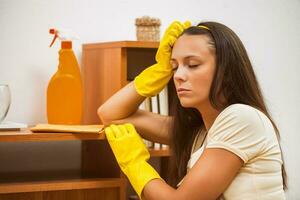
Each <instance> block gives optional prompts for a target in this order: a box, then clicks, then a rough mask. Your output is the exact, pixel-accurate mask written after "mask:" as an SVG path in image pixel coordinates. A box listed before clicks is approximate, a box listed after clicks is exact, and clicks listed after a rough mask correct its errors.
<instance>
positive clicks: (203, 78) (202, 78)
mask: <svg viewBox="0 0 300 200" xmlns="http://www.w3.org/2000/svg"><path fill="white" fill-rule="evenodd" d="M213 72H214V71H213V70H205V71H204V70H203V71H199V73H195V78H194V80H193V83H194V87H195V88H199V90H196V91H198V92H199V93H203V94H205V95H206V96H208V95H209V91H210V87H211V84H212V80H213V76H214V73H213Z"/></svg>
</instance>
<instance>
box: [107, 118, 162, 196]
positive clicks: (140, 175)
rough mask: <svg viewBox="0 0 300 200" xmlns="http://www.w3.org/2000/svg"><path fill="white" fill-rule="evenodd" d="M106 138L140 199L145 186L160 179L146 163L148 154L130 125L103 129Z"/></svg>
mask: <svg viewBox="0 0 300 200" xmlns="http://www.w3.org/2000/svg"><path fill="white" fill-rule="evenodd" d="M105 134H106V138H107V140H108V143H109V145H110V147H111V149H112V151H113V153H114V155H115V157H116V160H117V162H118V164H119V166H120V168H121V170H122V171H123V173H124V174H125V175H126V176H127V178H128V179H129V181H130V183H131V185H132V187H133V188H134V190H135V191H136V193H137V194H138V195H139V197H140V198H141V194H142V191H143V188H144V187H145V185H146V184H147V183H148V182H149V181H150V180H152V179H156V178H158V179H161V177H160V176H159V174H158V173H157V172H156V171H155V169H153V167H152V166H151V165H150V164H149V163H147V160H148V159H149V158H150V154H149V152H148V150H147V148H146V146H145V144H144V142H143V140H142V138H141V137H140V136H139V134H138V133H137V132H136V130H135V128H134V126H133V125H132V124H129V123H127V124H123V125H111V126H109V127H107V128H105Z"/></svg>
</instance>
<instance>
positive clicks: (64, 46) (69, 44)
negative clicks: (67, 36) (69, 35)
mask: <svg viewBox="0 0 300 200" xmlns="http://www.w3.org/2000/svg"><path fill="white" fill-rule="evenodd" d="M61 48H62V49H72V41H62V42H61Z"/></svg>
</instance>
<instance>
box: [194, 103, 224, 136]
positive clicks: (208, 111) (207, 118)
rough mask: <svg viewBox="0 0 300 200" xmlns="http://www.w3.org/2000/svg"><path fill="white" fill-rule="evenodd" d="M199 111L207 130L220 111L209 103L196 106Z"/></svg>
mask: <svg viewBox="0 0 300 200" xmlns="http://www.w3.org/2000/svg"><path fill="white" fill-rule="evenodd" d="M198 110H199V112H200V113H201V116H202V119H203V122H204V126H205V128H206V130H207V131H208V130H209V129H210V127H211V126H212V125H213V123H214V121H215V119H216V118H217V116H218V115H219V114H220V111H219V110H217V109H215V108H214V107H212V105H211V104H210V103H208V104H207V105H205V106H201V107H199V108H198Z"/></svg>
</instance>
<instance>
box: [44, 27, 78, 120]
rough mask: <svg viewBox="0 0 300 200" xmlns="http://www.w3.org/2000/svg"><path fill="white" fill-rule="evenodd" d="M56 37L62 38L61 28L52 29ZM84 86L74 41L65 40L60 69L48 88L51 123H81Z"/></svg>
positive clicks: (51, 31) (60, 57)
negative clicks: (74, 49) (74, 50)
mask: <svg viewBox="0 0 300 200" xmlns="http://www.w3.org/2000/svg"><path fill="white" fill-rule="evenodd" d="M49 32H50V34H54V38H53V40H52V42H51V44H50V47H51V46H52V45H53V43H54V41H55V40H56V38H57V37H59V38H61V39H62V40H63V38H62V36H61V35H60V32H59V30H55V29H50V31H49ZM82 111H83V87H82V80H81V75H80V70H79V65H78V62H77V60H76V57H75V55H74V52H73V50H72V41H71V40H63V41H62V42H61V49H60V51H59V65H58V70H57V71H56V73H55V74H54V75H53V76H52V78H51V80H50V82H49V84H48V88H47V118H48V123H49V124H81V117H82Z"/></svg>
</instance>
